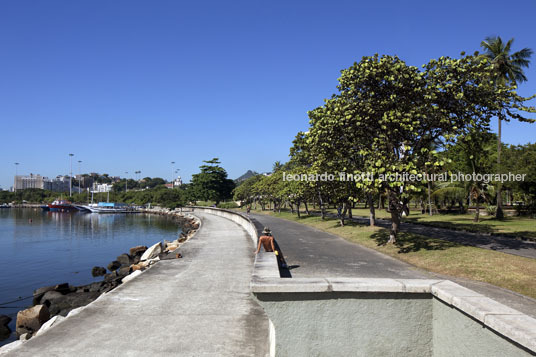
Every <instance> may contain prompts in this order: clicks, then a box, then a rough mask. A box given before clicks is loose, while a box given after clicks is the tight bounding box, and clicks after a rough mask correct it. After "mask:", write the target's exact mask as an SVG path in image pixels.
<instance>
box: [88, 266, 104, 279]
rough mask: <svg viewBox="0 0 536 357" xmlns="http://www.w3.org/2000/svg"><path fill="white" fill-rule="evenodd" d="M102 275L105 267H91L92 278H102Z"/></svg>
mask: <svg viewBox="0 0 536 357" xmlns="http://www.w3.org/2000/svg"><path fill="white" fill-rule="evenodd" d="M104 274H106V268H105V267H93V269H91V275H92V276H93V277H97V276H103V275H104Z"/></svg>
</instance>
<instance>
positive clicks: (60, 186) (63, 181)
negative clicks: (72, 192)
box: [44, 176, 69, 192]
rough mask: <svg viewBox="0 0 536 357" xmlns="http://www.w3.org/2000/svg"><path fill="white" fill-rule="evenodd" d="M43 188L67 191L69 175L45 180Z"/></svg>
mask: <svg viewBox="0 0 536 357" xmlns="http://www.w3.org/2000/svg"><path fill="white" fill-rule="evenodd" d="M44 189H45V190H49V191H54V192H68V191H69V176H57V177H56V178H55V179H52V180H49V179H47V180H46V181H45V185H44Z"/></svg>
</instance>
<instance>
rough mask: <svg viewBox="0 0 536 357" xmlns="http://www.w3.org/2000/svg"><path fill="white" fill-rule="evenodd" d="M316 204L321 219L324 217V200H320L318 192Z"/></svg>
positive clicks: (320, 196)
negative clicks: (318, 207)
mask: <svg viewBox="0 0 536 357" xmlns="http://www.w3.org/2000/svg"><path fill="white" fill-rule="evenodd" d="M318 205H319V206H320V216H321V217H322V220H324V219H325V218H326V210H325V209H324V202H323V201H322V195H321V194H320V192H319V193H318Z"/></svg>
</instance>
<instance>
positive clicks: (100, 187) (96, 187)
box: [92, 183, 113, 193]
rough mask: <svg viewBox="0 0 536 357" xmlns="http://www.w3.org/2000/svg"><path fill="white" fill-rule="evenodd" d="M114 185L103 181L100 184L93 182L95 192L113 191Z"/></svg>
mask: <svg viewBox="0 0 536 357" xmlns="http://www.w3.org/2000/svg"><path fill="white" fill-rule="evenodd" d="M112 187H113V185H111V184H107V183H102V184H99V183H94V184H93V190H92V191H93V192H94V193H99V192H111V191H112Z"/></svg>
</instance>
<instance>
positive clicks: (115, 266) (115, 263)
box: [108, 260, 121, 272]
mask: <svg viewBox="0 0 536 357" xmlns="http://www.w3.org/2000/svg"><path fill="white" fill-rule="evenodd" d="M120 267H121V263H119V262H118V261H117V260H114V261H113V262H111V263H110V264H108V270H109V271H112V272H113V271H116V270H117V269H119V268H120Z"/></svg>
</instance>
